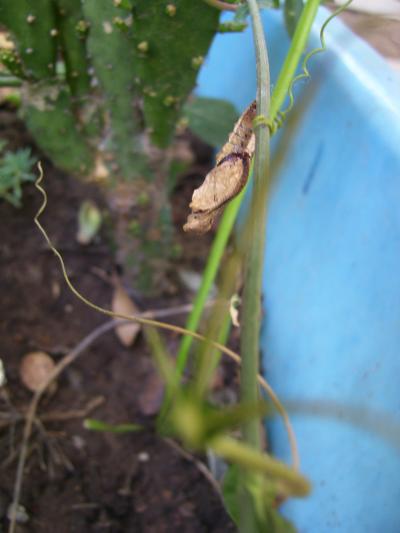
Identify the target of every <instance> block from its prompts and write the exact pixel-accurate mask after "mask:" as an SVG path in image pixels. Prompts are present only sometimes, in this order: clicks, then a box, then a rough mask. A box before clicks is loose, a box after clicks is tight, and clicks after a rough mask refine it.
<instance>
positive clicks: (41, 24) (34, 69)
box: [0, 0, 58, 80]
mask: <svg viewBox="0 0 400 533" xmlns="http://www.w3.org/2000/svg"><path fill="white" fill-rule="evenodd" d="M0 22H1V23H2V24H4V25H5V26H6V27H7V28H8V29H9V30H10V31H11V33H12V34H13V36H14V39H15V42H16V44H17V51H18V54H19V56H20V58H21V60H22V63H23V65H24V70H25V72H26V74H27V76H29V77H30V78H33V79H37V80H39V79H43V78H51V77H53V76H54V74H55V66H56V54H57V37H58V30H57V27H56V21H55V13H54V4H53V2H52V0H34V1H31V0H0Z"/></svg>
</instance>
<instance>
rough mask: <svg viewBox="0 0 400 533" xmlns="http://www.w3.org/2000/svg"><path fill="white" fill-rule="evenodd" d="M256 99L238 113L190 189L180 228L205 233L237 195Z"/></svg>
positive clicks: (245, 170) (249, 152) (251, 143)
mask: <svg viewBox="0 0 400 533" xmlns="http://www.w3.org/2000/svg"><path fill="white" fill-rule="evenodd" d="M255 116H256V102H255V101H254V102H252V103H251V104H250V106H249V107H248V108H247V109H246V110H245V111H244V113H243V114H242V115H241V117H240V118H239V120H238V121H237V123H236V124H235V127H234V128H233V131H232V133H231V134H230V135H229V139H228V141H227V143H226V144H225V145H224V146H223V148H222V149H221V151H220V152H219V153H218V155H217V164H216V166H215V167H214V168H213V169H212V170H211V171H210V172H209V173H208V174H207V176H206V177H205V179H204V182H203V183H202V185H201V186H200V187H199V188H198V189H196V190H195V191H194V192H193V196H192V201H191V203H190V207H191V209H192V213H191V214H190V215H189V217H188V220H187V222H186V224H185V225H184V227H183V229H184V231H189V232H193V233H200V234H201V233H206V232H207V231H209V230H210V229H212V228H213V227H214V225H215V223H216V221H217V220H218V218H219V216H220V214H221V212H222V208H223V206H224V205H225V204H226V203H227V202H229V201H230V200H231V199H232V198H234V197H235V196H237V195H238V194H239V193H240V191H241V190H242V189H243V187H244V186H245V185H246V183H247V180H248V177H249V169H250V159H251V158H252V156H253V154H254V147H255V136H254V131H253V120H254V118H255Z"/></svg>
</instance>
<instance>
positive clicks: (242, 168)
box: [190, 152, 250, 212]
mask: <svg viewBox="0 0 400 533" xmlns="http://www.w3.org/2000/svg"><path fill="white" fill-rule="evenodd" d="M249 159H250V157H249V155H248V154H247V152H245V153H243V154H237V153H231V154H229V155H227V156H226V157H225V158H224V159H222V161H221V162H220V163H218V165H217V166H216V167H214V168H213V169H212V170H211V172H209V173H208V174H207V176H206V178H205V180H204V182H203V183H202V185H201V186H200V187H199V188H198V189H196V190H195V191H194V193H193V197H192V202H191V204H190V207H191V208H192V210H193V211H194V212H197V211H211V210H214V209H217V208H218V207H221V206H222V205H224V204H225V203H226V202H229V200H231V199H232V198H234V197H235V196H236V195H237V194H239V192H240V191H241V190H242V189H243V187H244V186H245V185H246V182H247V178H248V175H249Z"/></svg>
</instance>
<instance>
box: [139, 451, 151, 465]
mask: <svg viewBox="0 0 400 533" xmlns="http://www.w3.org/2000/svg"><path fill="white" fill-rule="evenodd" d="M137 458H138V461H140V462H141V463H147V462H148V461H149V459H150V455H149V454H148V453H147V452H140V453H138V456H137Z"/></svg>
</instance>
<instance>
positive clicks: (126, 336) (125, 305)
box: [111, 281, 141, 346]
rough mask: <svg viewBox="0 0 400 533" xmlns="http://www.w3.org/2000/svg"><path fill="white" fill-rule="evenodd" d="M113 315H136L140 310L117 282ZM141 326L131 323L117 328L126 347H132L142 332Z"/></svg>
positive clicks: (117, 333) (113, 299) (119, 336)
mask: <svg viewBox="0 0 400 533" xmlns="http://www.w3.org/2000/svg"><path fill="white" fill-rule="evenodd" d="M111 309H112V311H113V313H117V314H121V315H136V314H138V312H139V310H138V308H137V307H136V305H135V304H134V302H133V300H132V299H131V298H130V297H129V296H128V294H127V292H126V291H125V289H124V288H123V287H122V285H121V283H120V282H117V281H116V282H115V289H114V294H113V298H112V303H111ZM140 329H141V326H140V324H138V323H137V322H131V323H129V324H124V325H123V326H118V327H116V328H115V333H116V335H117V337H118V339H119V340H120V342H121V344H123V345H124V346H132V344H133V343H134V342H135V340H136V337H137V336H138V334H139V332H140Z"/></svg>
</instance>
